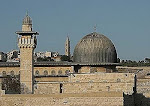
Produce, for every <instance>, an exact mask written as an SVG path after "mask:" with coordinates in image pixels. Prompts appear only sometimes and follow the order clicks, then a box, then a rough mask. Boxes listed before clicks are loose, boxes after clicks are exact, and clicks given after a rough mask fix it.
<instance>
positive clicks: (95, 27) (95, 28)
mask: <svg viewBox="0 0 150 106" xmlns="http://www.w3.org/2000/svg"><path fill="white" fill-rule="evenodd" d="M96 30H97V24H95V26H94V32H96Z"/></svg>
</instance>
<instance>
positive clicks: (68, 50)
mask: <svg viewBox="0 0 150 106" xmlns="http://www.w3.org/2000/svg"><path fill="white" fill-rule="evenodd" d="M65 55H66V56H69V57H70V40H69V37H68V36H67V39H66V42H65Z"/></svg>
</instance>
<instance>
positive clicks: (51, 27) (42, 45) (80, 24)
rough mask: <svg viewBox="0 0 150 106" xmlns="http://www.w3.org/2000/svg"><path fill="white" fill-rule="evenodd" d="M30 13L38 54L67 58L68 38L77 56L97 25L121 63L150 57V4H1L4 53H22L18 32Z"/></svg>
mask: <svg viewBox="0 0 150 106" xmlns="http://www.w3.org/2000/svg"><path fill="white" fill-rule="evenodd" d="M26 11H29V16H30V17H31V18H32V21H33V30H35V31H38V32H39V33H40V35H39V36H38V46H37V48H36V51H58V52H60V53H61V54H64V43H65V40H66V37H67V35H68V36H69V37H70V40H71V52H73V50H74V47H75V45H76V44H77V42H78V41H79V40H80V39H81V38H82V37H84V36H85V35H87V34H89V33H91V32H93V31H94V28H93V27H94V25H95V24H96V25H97V32H98V33H102V34H104V35H106V36H107V37H108V38H110V39H111V40H112V42H113V43H114V45H115V47H116V49H117V53H118V57H120V58H121V59H132V60H141V59H144V58H145V57H150V0H1V2H0V37H1V38H0V51H4V52H7V51H10V50H12V49H18V48H17V45H16V39H17V35H16V34H15V31H18V30H21V25H22V19H23V18H24V17H25V14H26Z"/></svg>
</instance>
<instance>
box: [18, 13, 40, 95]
mask: <svg viewBox="0 0 150 106" xmlns="http://www.w3.org/2000/svg"><path fill="white" fill-rule="evenodd" d="M16 34H18V35H19V36H18V47H19V49H20V83H21V93H22V94H32V93H34V89H33V84H34V83H33V81H34V79H33V78H34V77H33V68H34V63H33V53H34V49H35V48H36V45H37V39H36V36H35V35H38V32H35V31H32V20H31V18H30V17H29V16H28V14H27V15H26V16H25V18H24V19H23V23H22V31H17V32H16Z"/></svg>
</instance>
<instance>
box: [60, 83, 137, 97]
mask: <svg viewBox="0 0 150 106" xmlns="http://www.w3.org/2000/svg"><path fill="white" fill-rule="evenodd" d="M133 86H134V84H132V83H100V82H83V83H82V82H73V83H63V87H62V89H63V93H92V92H110V91H114V92H124V93H125V94H131V95H132V94H133Z"/></svg>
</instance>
